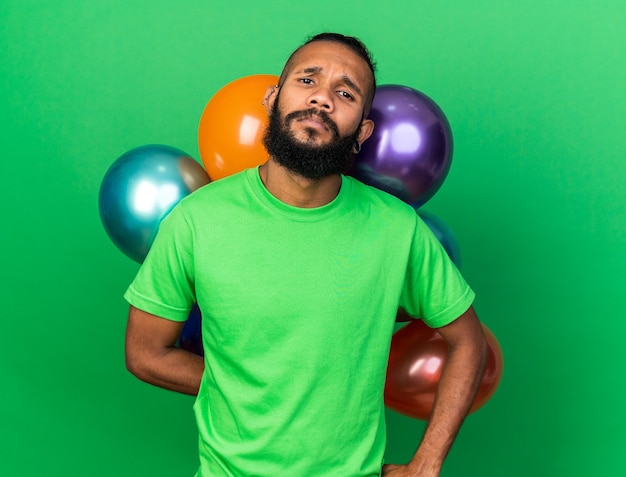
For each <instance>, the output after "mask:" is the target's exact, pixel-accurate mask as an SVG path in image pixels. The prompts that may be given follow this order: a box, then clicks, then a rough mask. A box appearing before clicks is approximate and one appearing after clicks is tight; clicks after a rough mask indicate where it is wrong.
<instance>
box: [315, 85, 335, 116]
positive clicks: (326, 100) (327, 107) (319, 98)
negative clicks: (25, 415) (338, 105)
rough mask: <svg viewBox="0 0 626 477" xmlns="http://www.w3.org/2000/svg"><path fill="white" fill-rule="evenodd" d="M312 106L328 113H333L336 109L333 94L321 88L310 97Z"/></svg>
mask: <svg viewBox="0 0 626 477" xmlns="http://www.w3.org/2000/svg"><path fill="white" fill-rule="evenodd" d="M308 103H309V105H310V106H313V107H317V108H319V109H322V110H323V111H325V112H327V113H331V112H332V111H333V109H334V108H335V103H334V101H333V97H332V93H331V91H330V90H329V89H328V88H324V87H319V88H317V89H316V90H315V91H314V92H313V93H311V95H310V96H309V101H308Z"/></svg>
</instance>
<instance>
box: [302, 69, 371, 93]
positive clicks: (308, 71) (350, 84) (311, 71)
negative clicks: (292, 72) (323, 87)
mask: <svg viewBox="0 0 626 477" xmlns="http://www.w3.org/2000/svg"><path fill="white" fill-rule="evenodd" d="M321 71H322V68H321V67H320V66H309V67H307V68H303V69H302V73H304V74H307V75H313V74H317V73H320V72H321ZM341 79H342V81H343V82H344V83H346V84H347V85H348V87H349V88H352V89H353V90H354V91H356V92H357V94H359V95H360V96H363V92H362V91H361V88H359V87H358V86H357V85H356V83H355V82H354V81H352V80H351V79H350V77H349V76H347V75H343V76H342V77H341Z"/></svg>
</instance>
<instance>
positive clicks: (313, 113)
mask: <svg viewBox="0 0 626 477" xmlns="http://www.w3.org/2000/svg"><path fill="white" fill-rule="evenodd" d="M312 117H316V118H318V119H319V120H320V121H322V123H324V125H325V126H326V127H327V128H328V129H330V131H331V132H332V133H333V135H334V136H335V137H339V128H337V125H336V124H335V122H334V121H333V120H332V119H330V117H329V116H328V114H327V113H326V112H325V111H322V110H319V109H316V108H309V109H303V110H301V111H294V112H292V113H289V114H287V116H285V125H289V123H291V121H296V120H298V119H308V118H312Z"/></svg>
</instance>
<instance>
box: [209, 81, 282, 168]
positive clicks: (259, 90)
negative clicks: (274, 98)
mask: <svg viewBox="0 0 626 477" xmlns="http://www.w3.org/2000/svg"><path fill="white" fill-rule="evenodd" d="M276 83H278V76H275V75H252V76H245V77H243V78H239V79H237V80H235V81H232V82H231V83H228V84H227V85H226V86H224V87H223V88H222V89H220V90H219V91H218V92H217V93H215V95H214V96H213V97H212V98H211V99H210V100H209V102H208V103H207V105H206V106H205V108H204V111H203V113H202V116H201V118H200V124H199V126H198V147H199V150H200V158H201V159H202V163H203V164H204V167H205V169H206V171H207V173H208V174H209V177H210V178H211V179H212V180H217V179H221V178H222V177H226V176H229V175H231V174H234V173H236V172H239V171H242V170H244V169H247V168H249V167H255V166H257V165H259V164H262V163H263V162H265V161H266V160H267V158H268V154H267V151H266V150H265V147H264V146H263V142H262V140H263V134H264V132H265V128H266V127H267V123H268V117H267V112H266V110H265V107H264V106H263V105H262V104H261V102H262V101H263V98H264V97H265V91H266V89H267V87H268V86H272V85H275V84H276Z"/></svg>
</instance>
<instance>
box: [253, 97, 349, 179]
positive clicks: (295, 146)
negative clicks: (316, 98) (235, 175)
mask: <svg viewBox="0 0 626 477" xmlns="http://www.w3.org/2000/svg"><path fill="white" fill-rule="evenodd" d="M313 116H315V117H316V118H317V119H319V120H321V121H322V122H323V123H324V125H325V126H326V127H327V128H328V130H329V131H330V132H331V135H332V138H331V139H330V141H329V142H328V143H327V144H321V145H316V144H314V142H313V140H314V139H315V137H316V136H317V134H318V131H317V130H315V129H314V128H307V129H305V132H306V133H307V134H308V141H307V142H303V141H300V140H298V139H296V137H295V135H294V133H293V132H292V130H291V129H290V127H289V126H290V125H291V123H292V122H293V121H297V120H300V119H305V118H309V117H313ZM360 130H361V125H360V124H359V127H358V128H357V130H356V131H354V133H352V134H349V135H347V136H343V137H342V136H340V135H339V130H338V128H337V125H336V124H335V122H334V121H333V120H332V119H330V117H329V116H328V114H326V113H325V112H324V111H322V110H318V109H316V108H311V109H307V110H303V111H295V112H293V113H289V114H288V115H287V116H285V118H284V120H283V119H282V115H281V113H280V109H279V108H278V97H277V98H276V100H275V101H274V105H273V106H272V111H271V113H270V117H269V124H268V126H267V130H266V131H265V135H264V136H263V145H264V146H265V148H266V149H267V152H269V154H270V156H271V157H272V159H274V160H275V161H276V162H277V163H278V164H280V165H281V166H283V167H284V168H286V169H288V170H289V171H291V172H293V173H295V174H297V175H299V176H301V177H304V178H306V179H310V180H318V179H322V178H324V177H328V176H332V175H335V174H342V173H344V172H346V171H348V170H349V169H350V167H351V166H352V162H353V160H354V155H355V153H354V150H353V148H354V144H355V143H356V140H357V138H358V136H359V132H360Z"/></svg>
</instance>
